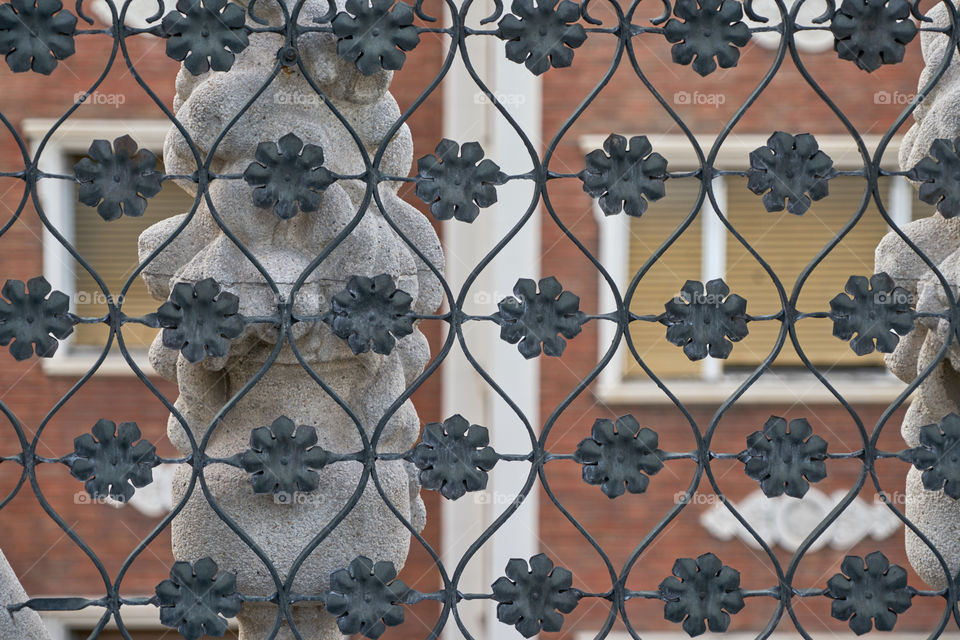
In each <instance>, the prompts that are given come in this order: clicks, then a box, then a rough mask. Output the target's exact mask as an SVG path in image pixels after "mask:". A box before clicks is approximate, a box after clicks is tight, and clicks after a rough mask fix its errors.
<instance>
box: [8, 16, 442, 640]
mask: <svg viewBox="0 0 960 640" xmlns="http://www.w3.org/2000/svg"><path fill="white" fill-rule="evenodd" d="M431 4H436V3H427V10H428V11H430V10H432V8H431V7H430V5H431ZM110 43H111V40H110V39H109V38H107V37H105V36H90V35H87V36H79V37H78V38H77V53H76V55H74V56H72V57H70V58H68V59H67V60H65V61H62V62H61V63H60V64H59V66H58V67H57V69H56V70H55V71H54V72H53V74H52V75H51V76H50V77H44V76H39V75H37V74H33V73H26V74H16V75H14V74H13V73H11V72H10V71H9V69H7V67H6V65H2V64H0V75H2V77H3V80H2V82H3V83H4V91H3V95H2V96H0V111H2V113H3V115H4V116H5V117H6V118H7V119H9V121H10V122H11V123H12V124H13V125H14V126H15V127H19V125H20V123H21V121H22V120H23V119H24V118H28V117H31V118H56V117H58V116H60V115H61V114H62V113H63V112H65V111H66V110H67V109H68V108H69V106H70V105H71V104H72V102H73V99H74V98H73V96H74V94H76V93H77V92H79V91H83V90H85V89H86V88H87V87H89V86H90V85H91V84H92V83H93V82H94V80H95V78H96V77H97V75H98V74H99V73H101V72H102V70H103V68H104V67H106V64H107V59H108V56H109V51H110ZM128 47H129V51H130V57H131V59H132V60H133V61H134V64H135V66H136V69H137V71H138V72H139V73H140V75H141V76H142V77H144V78H146V79H147V81H148V82H149V85H150V87H151V88H152V89H153V90H154V91H155V92H156V93H157V94H158V96H159V98H160V99H161V100H162V101H163V103H164V104H165V105H167V106H170V105H171V102H172V97H173V86H174V84H173V83H174V77H175V75H176V72H177V69H178V66H179V65H178V64H177V63H175V62H174V61H172V60H170V59H169V58H167V57H166V55H165V53H164V47H165V43H164V41H163V40H159V39H157V38H150V37H132V38H130V39H129V40H128ZM439 48H440V41H439V38H437V37H431V36H430V34H426V35H425V36H424V38H423V42H422V43H421V45H420V46H419V47H418V48H417V49H416V50H415V51H414V52H412V53H410V54H409V62H408V63H407V68H406V70H405V71H404V72H403V73H402V74H399V75H397V78H396V81H395V82H394V85H393V88H392V91H393V93H394V95H395V96H396V98H397V100H398V102H399V103H400V105H401V108H403V109H405V108H407V107H408V106H410V105H411V104H412V103H413V101H414V100H415V99H416V97H417V96H418V95H419V94H420V93H421V92H422V91H423V89H424V88H425V87H426V85H427V84H428V83H429V82H430V80H431V79H432V77H433V76H434V75H435V73H436V72H437V70H438V69H439V66H440V62H441V59H442V58H441V55H442V54H441V52H440V50H439ZM97 91H98V92H100V93H102V94H116V95H122V96H123V104H122V106H121V107H120V108H116V107H114V106H113V105H106V104H100V105H84V106H81V107H80V108H79V109H78V110H77V111H76V113H75V114H74V116H73V117H74V118H110V119H115V120H116V123H117V126H116V135H117V136H119V135H122V134H123V133H125V132H126V130H125V128H124V121H125V120H128V119H129V120H133V119H138V118H162V117H163V114H162V112H161V111H160V109H159V108H158V107H157V106H156V105H155V104H153V103H151V101H150V99H149V98H148V96H147V95H146V93H145V92H144V91H143V90H142V89H141V88H140V87H139V86H137V84H136V83H135V81H134V78H133V76H132V75H131V73H130V72H129V70H128V69H127V68H126V66H125V65H124V63H123V60H122V59H119V58H118V59H117V60H116V61H115V63H114V65H113V68H112V69H111V70H110V72H109V74H108V75H107V77H106V80H105V81H104V83H103V84H102V85H100V87H99V88H98V89H97ZM440 108H441V96H440V94H439V93H437V94H436V95H434V96H432V97H430V98H428V99H427V101H426V102H425V103H424V104H423V105H422V106H421V107H420V108H419V109H418V110H417V112H416V113H415V114H414V115H413V117H412V118H411V119H410V120H409V124H410V126H411V128H412V130H413V132H414V139H415V141H416V143H415V144H416V150H415V153H416V157H419V156H422V155H425V154H426V153H428V152H430V151H432V150H433V147H434V146H435V145H436V142H437V140H439V138H440V137H441V130H440V127H441V125H442V117H441V112H440ZM22 168H23V161H22V159H21V157H20V154H19V151H18V149H17V147H16V145H15V144H14V143H13V139H12V137H11V136H10V135H9V134H7V133H0V171H18V170H21V169H22ZM404 192H405V193H406V195H407V200H408V201H410V202H413V203H414V204H416V205H421V204H422V203H420V202H419V200H416V199H415V198H413V197H412V190H411V189H409V188H408V187H406V186H405V187H404ZM22 194H23V182H22V181H20V180H16V179H2V180H0V219H2V222H6V221H7V220H8V219H9V218H10V217H11V216H12V215H13V214H14V212H15V211H16V210H17V207H18V205H19V201H20V198H21V196H22ZM431 219H432V218H431ZM2 222H0V223H2ZM438 231H439V228H438ZM41 237H42V226H41V224H40V221H39V218H38V216H37V215H36V212H35V211H34V209H33V207H32V206H31V205H30V204H29V203H28V204H27V206H26V207H25V208H24V209H23V211H22V213H21V214H20V216H19V219H18V220H17V222H16V223H14V225H13V226H12V227H11V229H10V230H9V231H8V232H7V233H6V234H4V235H3V236H2V237H0V277H2V278H3V279H7V278H14V279H20V280H27V279H28V278H31V277H34V276H37V275H41V274H42V273H43V264H42V242H41ZM438 330H439V326H438V325H437V324H436V323H434V324H430V325H428V326H426V327H425V331H426V333H427V335H428V338H429V339H430V341H431V344H432V347H433V349H434V350H436V349H438V344H439V343H438V335H439V334H438ZM0 357H2V359H3V366H2V367H0V400H2V401H3V402H4V403H5V404H6V406H7V407H9V408H10V410H11V412H12V413H13V414H14V415H15V416H16V418H17V420H18V421H19V423H20V424H21V425H22V427H23V430H24V432H25V434H26V436H27V438H28V439H30V438H32V437H33V435H34V434H35V433H36V431H37V429H38V428H39V426H40V424H41V423H42V421H43V419H44V416H45V415H46V414H47V412H49V411H50V410H51V408H52V407H53V406H54V405H55V404H56V403H57V401H58V400H59V399H60V398H62V397H64V396H65V395H66V394H67V393H68V392H69V391H70V389H71V387H72V386H73V385H74V384H75V383H76V382H77V380H78V379H79V376H57V377H51V376H48V375H45V374H44V372H43V369H42V367H41V365H40V363H39V361H38V359H36V358H33V359H30V360H28V361H26V362H23V363H17V362H15V361H14V360H13V358H12V357H10V356H9V354H8V353H7V352H6V349H3V353H2V354H0ZM151 381H152V382H153V383H154V384H156V385H157V387H158V389H159V391H160V392H161V393H162V394H164V395H165V396H166V397H167V398H169V399H170V401H171V402H172V401H173V400H174V399H175V398H176V395H177V390H176V387H175V386H174V385H171V384H169V383H167V382H165V381H163V380H160V379H159V378H151ZM439 385H440V380H439V376H435V377H433V378H431V379H430V380H429V381H428V382H427V383H425V384H424V385H423V387H422V388H421V389H420V390H419V391H418V392H417V393H416V395H415V396H414V401H415V403H416V406H417V408H418V410H419V413H420V417H421V419H422V420H423V421H424V422H427V421H434V420H439V419H441V415H440V398H441V394H440V386H439ZM167 413H168V412H167V411H166V409H165V408H164V407H163V405H162V404H161V402H160V401H159V400H158V399H157V398H155V397H154V396H153V395H152V394H151V393H150V392H149V391H148V390H147V388H146V387H145V385H143V384H142V383H141V382H139V381H138V380H137V379H136V378H134V377H132V376H107V375H102V374H98V375H96V376H94V378H93V379H91V380H90V381H89V382H87V383H86V384H85V385H83V386H82V387H81V388H80V390H79V391H77V392H76V393H75V394H74V395H73V396H72V397H71V398H70V399H69V400H68V401H67V402H66V403H65V404H64V405H63V406H62V407H61V408H60V410H59V411H58V412H57V413H56V414H55V415H54V417H53V419H52V420H51V421H50V422H49V424H47V426H46V427H45V429H44V433H43V436H42V438H41V440H40V443H39V445H38V449H37V453H38V455H40V456H45V457H59V456H62V455H66V454H68V453H70V452H72V451H73V439H74V437H76V436H77V435H79V434H81V433H84V432H88V431H89V430H90V428H91V427H92V426H93V424H94V423H95V422H96V421H97V420H98V419H99V418H101V417H106V418H109V419H111V420H114V421H116V422H120V421H131V420H132V421H135V422H137V423H138V424H139V425H140V427H141V430H142V432H143V436H144V437H145V438H148V439H149V440H150V441H151V442H154V443H157V445H158V449H159V453H160V454H161V455H166V456H174V455H176V452H175V451H174V450H173V448H172V447H171V446H170V444H169V442H168V441H167V439H166V421H167ZM3 423H4V424H6V425H7V426H6V427H4V429H5V431H6V434H7V435H6V437H5V438H3V439H2V441H0V442H2V444H0V455H14V454H16V453H17V452H19V445H18V442H17V439H16V438H15V436H14V431H13V428H12V427H11V426H9V424H7V421H5V420H4V421H3ZM21 470H22V468H21V467H20V466H18V465H16V464H14V463H11V462H6V463H0V492H2V493H3V494H4V495H6V494H7V493H8V492H10V491H12V490H13V489H14V487H15V486H16V485H17V482H18V480H19V478H20V474H21ZM37 478H38V484H39V489H40V491H42V492H43V495H44V496H45V497H46V499H47V500H48V501H49V503H50V506H51V508H52V509H53V511H54V512H55V513H56V514H58V515H59V517H60V518H61V519H62V521H63V522H64V523H65V524H66V525H68V526H69V527H71V528H72V529H73V530H74V531H75V532H76V533H77V534H78V535H79V536H80V537H82V539H83V541H84V542H85V543H86V544H87V545H89V548H90V550H91V552H92V553H96V554H97V556H98V557H99V558H100V560H101V561H102V562H103V563H104V565H105V567H106V569H107V572H108V576H109V577H110V578H111V579H112V578H114V577H115V576H116V574H117V572H118V570H119V569H120V566H121V564H122V561H123V560H124V559H125V558H126V556H127V554H129V553H131V552H132V551H133V550H134V548H135V547H136V546H137V544H138V542H139V541H140V540H142V539H144V538H145V537H146V536H148V535H149V534H150V532H151V530H152V529H153V528H154V527H155V526H156V525H157V524H158V522H159V520H157V519H154V518H149V517H146V516H144V515H142V514H140V513H139V512H137V511H136V510H135V509H133V508H124V509H113V508H111V507H108V506H103V505H94V506H90V505H84V504H76V503H75V496H76V495H77V494H78V492H82V489H83V485H82V483H81V482H79V481H77V480H75V479H73V478H72V477H71V476H70V475H69V469H68V468H67V467H65V466H63V465H53V464H46V465H40V466H39V468H38V472H37ZM424 494H425V495H424V499H425V501H426V503H427V510H428V513H429V514H430V517H429V522H428V524H427V528H426V530H425V531H424V532H423V535H424V536H425V537H426V538H427V539H428V540H429V541H430V543H431V544H432V545H434V546H435V547H436V546H438V540H439V525H440V521H439V512H440V509H439V504H438V501H437V494H435V493H432V492H431V493H428V492H424ZM0 549H3V552H4V553H5V555H6V556H7V558H8V559H9V561H10V563H11V564H12V565H13V568H14V570H15V571H16V573H17V574H18V575H19V576H20V578H21V579H22V581H23V584H24V586H25V588H26V589H27V591H28V593H29V594H30V595H33V596H39V595H80V594H85V595H98V594H102V593H104V592H105V587H104V583H103V580H102V579H101V578H100V576H99V575H98V573H97V572H96V571H95V569H94V567H93V564H92V562H91V560H90V559H89V558H88V557H87V556H86V555H85V553H84V551H83V550H81V549H80V548H79V547H78V545H77V544H75V543H74V542H73V541H71V539H70V538H69V537H68V536H67V534H65V533H64V531H63V529H61V528H60V527H58V526H57V524H56V523H55V522H54V520H53V519H52V518H51V517H50V516H48V515H47V514H45V513H44V512H43V510H42V509H41V508H40V506H39V505H38V502H37V499H36V497H35V495H34V493H33V491H32V490H31V487H30V485H29V484H24V485H23V486H21V487H20V489H19V492H18V493H17V495H16V496H15V497H14V498H13V499H12V500H11V501H10V502H9V504H7V505H6V506H5V507H4V508H3V510H2V511H0ZM172 562H173V559H172V555H171V551H170V539H169V533H168V529H164V530H163V531H161V532H160V534H159V535H158V536H157V537H156V538H155V539H154V540H153V541H152V542H151V543H150V544H149V546H148V547H147V548H146V549H145V550H144V551H142V552H141V553H140V554H139V555H138V557H137V559H136V560H135V561H134V562H133V564H132V566H131V567H130V568H129V570H128V571H127V573H126V575H125V577H124V579H123V582H122V586H121V593H122V594H123V595H126V596H134V595H139V594H150V593H152V592H153V589H154V587H155V586H156V584H157V583H159V582H160V581H161V580H163V579H164V578H165V577H167V575H168V573H169V567H170V565H171V563H172ZM403 578H404V579H405V580H406V581H407V582H408V583H409V584H411V585H412V586H415V587H417V588H420V589H423V590H425V591H430V590H433V589H435V588H437V586H438V584H439V577H438V575H437V572H436V571H435V570H433V569H432V565H431V564H430V563H429V556H428V554H427V553H426V551H425V550H424V549H423V548H422V547H421V546H420V545H419V544H418V543H416V541H413V542H412V545H411V553H410V559H409V561H408V563H407V566H406V568H405V569H404V572H403ZM436 611H438V609H437V608H436V607H435V605H434V604H433V603H425V604H422V605H418V606H417V607H414V608H413V610H412V611H411V613H410V614H409V615H408V620H410V621H411V622H410V624H408V625H407V627H406V628H408V629H414V628H419V627H420V626H427V627H429V626H432V624H433V622H432V621H431V620H430V617H431V616H433V619H434V620H435V618H436V615H437V614H436ZM422 619H426V620H427V621H426V622H423V623H422V624H421V623H420V622H419V620H422ZM418 633H419V631H418ZM424 633H425V632H424Z"/></svg>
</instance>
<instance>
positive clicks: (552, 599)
mask: <svg viewBox="0 0 960 640" xmlns="http://www.w3.org/2000/svg"><path fill="white" fill-rule="evenodd" d="M506 574H507V575H506V576H501V577H500V578H497V581H496V582H494V583H493V599H494V600H496V601H497V602H499V603H500V604H498V605H497V619H498V620H499V621H500V622H503V623H504V624H512V625H513V626H514V627H516V629H517V631H519V632H520V633H521V635H523V637H525V638H530V637H532V636H535V635H536V634H538V633H540V630H541V629H542V630H543V631H560V628H561V627H562V626H563V616H562V615H560V614H561V613H570V612H571V611H573V610H574V609H575V608H576V606H577V603H578V602H579V600H580V594H579V592H578V591H577V590H576V589H573V588H572V585H573V574H572V573H570V571H569V570H568V569H564V568H563V567H554V566H553V561H552V560H550V558H548V557H547V556H546V554H543V553H538V554H537V555H535V556H533V557H532V558H530V569H529V570H527V563H526V561H525V560H522V559H520V558H513V559H511V560H510V561H509V562H507V568H506Z"/></svg>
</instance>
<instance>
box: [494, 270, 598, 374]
mask: <svg viewBox="0 0 960 640" xmlns="http://www.w3.org/2000/svg"><path fill="white" fill-rule="evenodd" d="M539 284H540V291H537V283H535V282H534V281H533V280H530V279H529V278H520V279H519V280H517V284H516V285H515V286H514V287H513V293H514V295H515V296H516V297H509V298H504V299H503V300H501V301H500V303H499V304H498V305H497V307H498V308H499V309H500V311H499V312H497V313H495V314H493V320H494V322H496V323H497V324H499V325H500V339H501V340H504V341H506V342H509V343H510V344H517V343H520V344H519V345H518V347H517V348H518V349H519V351H520V353H521V355H523V357H524V358H526V359H528V360H529V359H530V358H535V357H537V356H538V355H540V353H541V345H542V352H543V353H544V354H545V355H548V356H555V357H559V356H561V355H563V350H564V349H566V347H567V341H566V340H564V339H563V338H574V337H576V336H577V335H579V334H580V329H581V327H582V325H583V323H584V322H585V321H586V314H585V313H583V312H582V311H580V297H579V296H577V295H576V294H574V293H571V292H570V291H564V290H563V286H562V285H561V284H560V282H558V281H557V279H556V278H554V277H553V276H550V277H548V278H543V279H542V280H540V283H539ZM561 336H562V337H561Z"/></svg>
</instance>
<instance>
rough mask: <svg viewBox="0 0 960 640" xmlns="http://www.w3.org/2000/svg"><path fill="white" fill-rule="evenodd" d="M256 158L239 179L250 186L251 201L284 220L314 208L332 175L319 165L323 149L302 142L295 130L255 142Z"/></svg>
mask: <svg viewBox="0 0 960 640" xmlns="http://www.w3.org/2000/svg"><path fill="white" fill-rule="evenodd" d="M255 157H256V162H251V163H250V166H248V167H247V168H246V170H245V171H244V172H243V179H244V180H246V182H247V184H249V185H250V186H251V187H256V188H255V189H254V190H253V203H254V204H255V205H257V206H258V207H261V208H263V209H269V208H270V207H273V212H274V213H276V214H277V216H278V217H279V218H280V219H281V220H288V219H290V218H292V217H293V216H295V215H297V212H298V211H316V210H317V209H318V208H319V207H320V198H321V197H322V193H323V191H324V189H326V188H327V187H329V186H330V185H331V184H333V183H334V182H335V181H336V176H334V175H333V174H332V173H330V171H329V170H327V169H326V168H325V167H324V166H323V149H321V148H320V147H318V146H317V145H314V144H307V145H304V144H303V141H302V140H301V139H300V138H298V137H297V136H296V135H295V134H292V133H288V134H287V135H285V136H283V137H282V138H280V140H279V141H278V142H261V143H260V144H258V145H257V153H256V156H255Z"/></svg>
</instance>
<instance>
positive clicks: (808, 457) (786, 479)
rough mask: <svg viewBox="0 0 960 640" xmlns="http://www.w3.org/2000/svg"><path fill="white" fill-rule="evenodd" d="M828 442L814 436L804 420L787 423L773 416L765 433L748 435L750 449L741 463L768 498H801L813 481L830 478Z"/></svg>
mask: <svg viewBox="0 0 960 640" xmlns="http://www.w3.org/2000/svg"><path fill="white" fill-rule="evenodd" d="M826 457H827V441H826V440H824V439H823V438H821V437H820V436H816V435H813V429H812V428H811V427H810V423H809V422H807V420H806V419H805V418H795V419H793V420H791V421H790V427H789V430H788V428H787V421H786V420H784V419H783V418H781V417H779V416H770V418H769V419H768V420H767V422H766V424H764V425H763V431H754V432H753V433H751V434H750V435H749V436H747V450H746V451H745V452H744V454H743V456H742V457H741V460H743V462H744V468H745V470H746V472H747V475H748V476H750V477H751V478H753V479H754V480H756V481H757V482H759V483H760V488H761V489H762V490H763V493H764V495H766V496H767V497H768V498H772V497H774V496H779V495H783V494H784V493H786V494H787V495H788V496H790V497H792V498H802V497H803V496H804V494H806V493H807V490H808V489H809V488H810V483H811V482H819V481H821V480H823V479H824V478H826V477H827V465H826V464H825V463H824V460H825V459H826Z"/></svg>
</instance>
